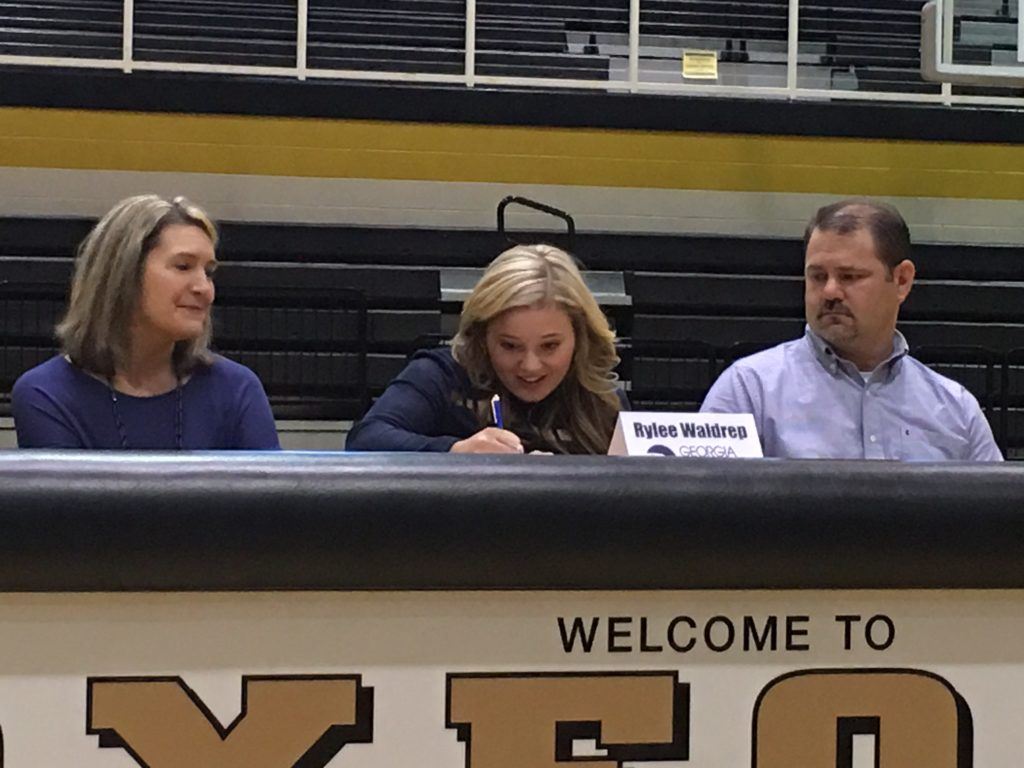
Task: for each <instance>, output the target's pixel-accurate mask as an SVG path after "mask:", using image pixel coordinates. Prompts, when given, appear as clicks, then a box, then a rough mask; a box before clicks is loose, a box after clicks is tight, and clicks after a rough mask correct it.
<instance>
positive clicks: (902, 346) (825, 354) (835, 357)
mask: <svg viewBox="0 0 1024 768" xmlns="http://www.w3.org/2000/svg"><path fill="white" fill-rule="evenodd" d="M804 338H805V339H806V340H807V343H808V345H809V346H810V348H811V351H812V352H813V353H814V356H815V358H817V360H818V362H819V363H821V364H822V365H823V366H824V367H825V370H827V371H828V372H829V373H832V374H835V373H836V371H837V369H838V368H839V367H840V365H842V366H843V367H844V368H845V369H846V370H847V372H848V373H851V374H856V373H857V367H856V366H855V365H854V364H853V363H851V362H850V361H849V360H847V359H845V358H843V357H840V356H839V353H838V352H836V351H835V350H834V349H833V348H832V345H831V344H829V343H828V342H827V341H825V340H824V339H823V338H821V337H820V336H819V335H818V334H816V333H815V332H814V331H812V330H811V326H810V325H807V326H805V327H804ZM909 351H910V347H909V345H908V344H907V340H906V338H905V337H904V336H903V334H902V333H900V332H899V331H894V332H893V337H892V352H891V353H890V354H889V356H888V357H887V358H885V360H883V361H882V362H881V363H879V365H878V367H877V368H875V370H876V371H877V370H879V369H882V368H885V369H886V370H887V371H889V370H892V369H893V367H894V364H895V363H896V362H897V361H898V360H900V359H902V358H903V357H904V356H905V355H906V354H907V352H909Z"/></svg>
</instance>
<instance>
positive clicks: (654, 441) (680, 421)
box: [608, 411, 764, 459]
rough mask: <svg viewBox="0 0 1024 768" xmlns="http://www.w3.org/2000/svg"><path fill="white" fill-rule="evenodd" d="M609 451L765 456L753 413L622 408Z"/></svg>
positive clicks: (621, 453)
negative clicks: (673, 411)
mask: <svg viewBox="0 0 1024 768" xmlns="http://www.w3.org/2000/svg"><path fill="white" fill-rule="evenodd" d="M608 455H609V456H684V457H687V458H700V459H748V458H749V459H759V458H761V457H763V456H764V454H763V453H762V452H761V442H760V441H759V440H758V439H757V427H756V426H754V417H753V415H752V414H749V413H664V412H652V411H623V412H621V413H620V414H619V420H618V422H617V423H616V425H615V434H613V435H612V442H611V445H610V446H609V447H608Z"/></svg>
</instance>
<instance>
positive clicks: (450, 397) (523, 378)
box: [347, 245, 626, 454]
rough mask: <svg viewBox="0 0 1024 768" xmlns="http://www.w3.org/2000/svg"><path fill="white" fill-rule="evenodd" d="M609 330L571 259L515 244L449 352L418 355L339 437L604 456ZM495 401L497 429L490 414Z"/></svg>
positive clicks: (611, 381)
mask: <svg viewBox="0 0 1024 768" xmlns="http://www.w3.org/2000/svg"><path fill="white" fill-rule="evenodd" d="M618 360H619V358H618V356H617V355H616V352H615V345H614V334H613V333H612V331H611V330H610V329H609V327H608V321H607V319H606V318H605V316H604V314H603V313H602V312H601V310H600V308H599V307H598V305H597V302H596V301H595V300H594V297H593V295H592V294H591V293H590V291H589V290H588V289H587V287H586V285H585V284H584V282H583V278H582V276H581V275H580V273H579V270H578V269H577V268H576V266H575V264H573V261H572V258H571V257H570V256H569V255H568V254H566V253H565V252H564V251H561V250H559V249H557V248H554V247H551V246H547V245H530V246H517V247H515V248H512V249H510V250H508V251H505V252H504V253H503V254H501V255H500V256H498V258H496V259H495V260H494V261H493V262H491V264H490V266H488V267H487V269H486V271H485V272H484V274H483V276H482V277H481V278H480V281H479V282H478V283H477V285H476V287H475V288H474V289H473V292H472V293H471V294H470V296H469V298H468V299H467V300H466V302H465V304H464V305H463V308H462V316H461V319H460V322H459V330H458V333H457V334H456V335H455V338H454V339H452V345H451V349H438V350H430V351H426V352H420V353H418V354H417V355H415V356H414V357H413V359H412V361H410V363H409V365H408V366H407V367H406V369H405V370H404V371H402V373H401V374H399V376H398V377H397V378H396V379H395V380H394V381H393V382H391V384H390V385H389V386H388V388H387V390H386V391H385V392H384V394H383V395H382V396H381V397H380V398H379V399H378V400H377V402H376V403H375V404H374V405H373V407H372V408H371V409H370V411H369V412H368V413H367V415H366V417H365V418H364V419H363V420H362V421H361V422H360V423H359V424H358V425H356V427H355V428H354V429H353V430H352V432H351V433H350V434H349V438H348V444H347V447H348V448H349V450H357V451H450V452H452V453H522V452H530V451H546V452H551V453H577V454H578V453H605V452H606V451H607V450H608V443H609V442H610V440H611V436H612V432H613V430H614V428H615V420H616V417H617V415H618V412H619V411H620V410H621V409H622V408H623V407H624V406H625V405H626V402H625V398H624V397H623V395H622V393H621V392H620V390H619V389H618V388H617V386H616V377H615V374H614V373H613V372H612V369H613V368H614V367H615V365H616V364H617V363H618ZM495 394H497V395H499V396H500V397H501V402H502V407H503V415H504V427H505V428H504V429H500V428H498V427H497V426H496V425H494V424H493V423H492V419H491V408H490V403H491V397H492V396H493V395H495Z"/></svg>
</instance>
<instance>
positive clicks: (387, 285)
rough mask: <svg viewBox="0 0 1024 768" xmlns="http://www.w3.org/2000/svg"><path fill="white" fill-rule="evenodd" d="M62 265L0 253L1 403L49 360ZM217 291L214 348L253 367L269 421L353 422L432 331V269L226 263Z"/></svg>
mask: <svg viewBox="0 0 1024 768" xmlns="http://www.w3.org/2000/svg"><path fill="white" fill-rule="evenodd" d="M71 268H72V261H71V260H70V259H69V258H67V257H51V258H41V257H17V256H4V257H0V332H2V333H0V336H2V338H3V340H4V343H3V347H2V349H3V355H2V357H0V393H5V396H9V393H10V391H11V387H12V386H13V384H14V381H15V379H16V378H17V377H18V376H19V375H20V374H21V373H22V372H23V371H25V370H27V369H28V368H30V367H32V366H33V365H36V364H38V363H40V362H42V361H43V360H46V359H47V358H49V357H51V356H52V355H53V354H55V352H56V346H55V343H54V340H53V326H54V324H55V322H56V320H57V319H58V318H59V316H60V314H61V313H62V312H63V309H64V304H65V297H66V291H67V286H68V282H69V279H70V276H71ZM217 294H218V295H217V301H216V305H215V309H214V339H215V348H216V349H217V350H218V351H220V352H222V353H223V354H225V355H227V356H228V357H231V358H232V359H234V360H237V361H238V362H241V363H243V364H245V365H247V366H249V367H250V368H252V369H253V370H255V371H256V373H257V374H258V375H259V376H260V378H261V380H262V381H263V384H264V387H265V388H266V390H267V394H268V396H269V397H270V401H271V406H272V408H273V410H274V415H275V416H276V417H277V418H279V419H287V418H297V419H354V418H357V417H359V416H360V415H362V413H363V412H364V410H365V408H366V406H367V404H368V400H369V397H370V396H372V395H373V394H377V393H379V392H381V391H382V390H383V388H384V387H385V386H386V385H387V383H388V382H389V381H390V380H391V379H392V378H393V377H394V376H395V375H396V374H397V373H398V371H399V370H401V367H402V365H403V364H404V361H405V356H406V354H407V353H408V351H409V350H410V349H411V347H412V345H413V343H414V340H415V338H416V337H417V336H419V335H420V334H424V333H438V332H439V331H440V322H441V312H440V309H439V307H438V295H439V283H438V272H437V270H435V269H429V268H424V269H408V268H400V267H386V266H382V267H373V268H371V267H351V266H345V265H339V264H302V265H297V264H263V263H259V262H227V263H225V264H224V266H223V267H222V268H221V269H220V270H219V271H218V275H217ZM3 405H4V406H5V407H9V402H7V401H5V402H4V403H3Z"/></svg>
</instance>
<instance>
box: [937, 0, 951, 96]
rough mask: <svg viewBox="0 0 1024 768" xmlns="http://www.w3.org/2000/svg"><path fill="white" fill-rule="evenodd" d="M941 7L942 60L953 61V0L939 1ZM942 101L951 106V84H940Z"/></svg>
mask: <svg viewBox="0 0 1024 768" xmlns="http://www.w3.org/2000/svg"><path fill="white" fill-rule="evenodd" d="M939 5H940V6H941V7H942V60H943V61H944V62H950V63H952V61H953V23H954V22H953V0H940V2H939ZM942 101H943V103H944V104H946V105H947V106H952V104H953V84H952V83H943V84H942Z"/></svg>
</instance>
